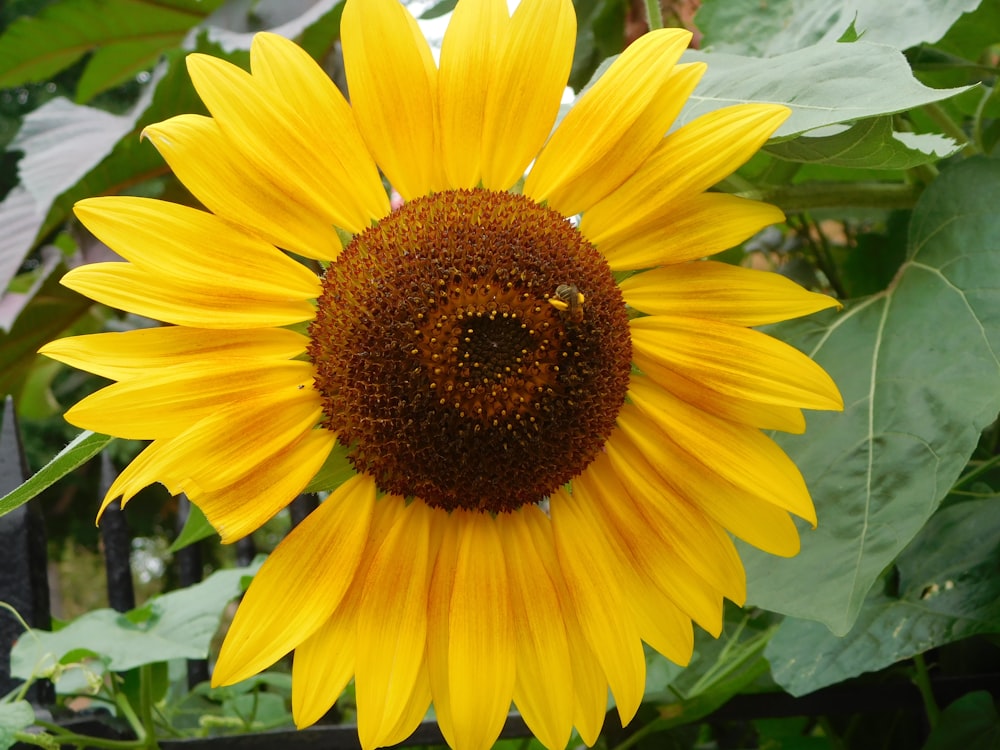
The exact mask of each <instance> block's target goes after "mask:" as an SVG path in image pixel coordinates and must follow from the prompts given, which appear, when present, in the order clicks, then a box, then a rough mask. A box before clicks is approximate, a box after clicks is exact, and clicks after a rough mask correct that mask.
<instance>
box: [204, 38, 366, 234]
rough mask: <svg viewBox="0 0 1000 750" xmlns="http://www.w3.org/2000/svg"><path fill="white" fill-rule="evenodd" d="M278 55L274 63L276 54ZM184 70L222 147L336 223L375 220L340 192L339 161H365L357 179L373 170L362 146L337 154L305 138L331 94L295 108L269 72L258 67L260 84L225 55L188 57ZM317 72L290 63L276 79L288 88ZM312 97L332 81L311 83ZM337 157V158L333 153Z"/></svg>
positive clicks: (344, 186)
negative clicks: (216, 129) (220, 137)
mask: <svg viewBox="0 0 1000 750" xmlns="http://www.w3.org/2000/svg"><path fill="white" fill-rule="evenodd" d="M272 39H273V37H272ZM285 44H288V43H287V42H286V43H285ZM268 46H271V47H274V48H275V49H277V48H278V45H273V44H272V45H268V44H266V43H265V47H268ZM255 47H257V50H256V51H255V53H254V62H255V63H257V64H258V65H261V57H262V56H263V57H265V58H266V57H267V53H266V52H264V53H263V55H262V54H261V51H262V48H261V42H256V43H255ZM277 57H278V58H279V63H278V64H281V63H280V57H281V56H280V55H277ZM310 65H311V66H312V67H313V68H315V63H312V62H311V61H310ZM187 68H188V73H189V74H190V76H191V81H192V83H194V87H195V89H197V91H198V95H199V96H200V97H201V100H202V101H203V102H205V106H206V107H208V110H209V112H211V113H212V116H213V118H214V119H215V121H216V122H217V123H218V124H219V127H220V129H221V130H222V133H223V135H224V136H225V138H226V140H227V141H228V143H229V148H231V149H235V150H236V151H238V153H239V155H240V156H241V157H242V158H243V159H245V160H246V161H247V162H248V163H249V164H250V165H252V168H253V169H254V171H256V172H257V173H258V174H260V175H262V176H263V177H266V179H267V180H268V181H269V182H271V183H273V184H275V185H276V186H278V188H279V189H281V190H284V191H286V192H287V193H288V194H290V195H294V196H296V197H297V198H298V200H301V201H303V202H305V203H306V204H307V205H309V206H312V207H315V208H316V210H317V212H318V213H319V214H320V215H321V216H323V217H325V218H329V219H331V223H332V224H334V225H336V226H340V227H344V228H347V229H350V230H351V231H358V230H360V229H363V228H364V227H366V226H368V224H369V223H370V221H371V219H372V218H376V217H373V216H372V215H371V213H372V208H373V207H372V206H364V207H360V206H358V205H356V204H355V201H354V200H353V199H351V198H349V197H347V196H349V195H350V193H351V177H350V176H349V175H348V174H346V173H344V172H343V168H344V166H352V167H355V166H358V165H359V164H361V165H366V166H367V168H366V169H362V171H361V173H360V175H359V179H360V180H361V181H362V182H361V184H362V185H364V181H365V180H366V177H370V174H371V171H372V169H373V166H372V165H371V164H370V162H371V159H370V158H368V157H367V154H366V153H365V151H364V149H358V150H357V151H356V153H355V154H354V155H353V157H352V156H350V155H347V154H345V153H343V151H344V148H343V146H324V145H323V144H324V143H327V142H329V141H331V139H330V138H329V136H328V135H327V136H326V137H324V138H322V139H321V141H320V143H319V144H317V143H316V142H313V141H311V140H310V139H311V138H314V137H315V134H316V132H317V131H322V130H323V124H322V122H321V120H322V118H323V117H324V116H326V115H327V114H328V112H332V111H335V110H336V107H335V106H334V105H333V104H332V100H331V101H327V102H326V103H325V105H321V104H318V103H316V102H314V103H313V104H312V106H311V107H309V109H307V110H305V112H302V111H297V110H296V109H295V108H293V107H292V106H291V105H290V104H289V103H288V102H286V101H284V99H283V98H281V97H280V96H278V95H276V94H275V91H274V83H273V75H272V76H268V75H267V74H266V73H265V74H264V75H263V83H262V82H261V81H258V80H257V79H256V78H255V77H254V76H251V75H250V74H249V73H247V72H246V71H245V70H243V69H241V68H238V67H236V66H235V65H232V64H231V63H228V62H226V61H225V60H220V59H218V58H215V57H210V56H208V55H202V54H192V55H188V58H187ZM320 76H322V72H321V71H319V70H312V71H303V70H299V69H298V68H295V69H289V70H287V71H286V72H285V73H284V75H283V77H282V80H283V81H285V82H289V85H290V86H291V85H292V84H291V83H290V81H291V80H292V79H294V80H296V84H295V85H294V87H304V88H309V82H312V83H316V82H317V81H318V80H319V78H320ZM269 81H270V83H269ZM307 81H308V82H307ZM296 96H298V94H296ZM315 96H316V97H317V99H322V98H324V97H328V96H329V97H335V96H339V94H338V93H337V92H336V91H335V90H334V87H333V84H332V83H327V85H326V86H319V87H318V88H316V90H315ZM341 121H342V118H339V119H336V120H334V122H333V123H330V125H331V126H332V125H335V124H337V123H338V122H341ZM345 127H346V126H345ZM346 133H347V136H346V137H347V141H346V143H350V142H351V136H350V129H348V130H347V131H346ZM355 141H356V138H355ZM331 149H336V151H332V150H331ZM338 155H339V156H340V157H342V158H337V156H338ZM342 159H343V160H346V163H345V161H343V160H342ZM361 193H363V194H366V195H367V193H368V191H365V190H364V189H362V190H361Z"/></svg>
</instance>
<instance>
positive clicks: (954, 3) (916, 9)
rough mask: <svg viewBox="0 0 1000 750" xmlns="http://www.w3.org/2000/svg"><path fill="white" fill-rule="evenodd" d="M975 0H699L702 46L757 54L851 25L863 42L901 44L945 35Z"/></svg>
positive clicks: (826, 38)
mask: <svg viewBox="0 0 1000 750" xmlns="http://www.w3.org/2000/svg"><path fill="white" fill-rule="evenodd" d="M979 3H980V0H899V1H898V2H893V3H887V2H885V0H841V2H838V3H831V2H829V1H828V0H768V2H766V3H762V2H760V0H704V2H703V4H702V6H701V8H700V9H699V11H698V15H697V16H696V17H695V22H696V23H697V24H698V28H699V29H701V30H702V32H703V33H704V35H705V44H704V45H703V48H704V49H710V50H713V51H720V52H721V51H724V52H736V53H745V54H752V55H759V56H761V57H770V56H772V55H779V54H782V53H784V52H789V51H791V50H797V49H801V48H803V47H808V46H810V45H813V44H817V43H820V42H824V43H825V42H835V41H837V40H838V39H839V38H840V37H841V36H842V35H843V34H844V32H845V31H847V30H848V29H850V28H851V27H852V25H853V28H854V30H855V31H856V32H857V34H859V35H860V39H861V40H862V41H864V42H869V43H876V44H886V45H888V46H890V47H894V48H896V49H898V50H904V49H907V48H909V47H913V46H915V45H918V44H922V43H925V42H935V41H937V40H938V39H940V38H941V37H942V36H944V35H945V32H947V31H948V29H949V28H951V25H952V24H953V23H955V21H956V20H957V19H958V18H959V17H960V16H961V15H962V14H963V13H967V12H969V11H971V10H974V9H975V8H976V7H977V6H978V5H979Z"/></svg>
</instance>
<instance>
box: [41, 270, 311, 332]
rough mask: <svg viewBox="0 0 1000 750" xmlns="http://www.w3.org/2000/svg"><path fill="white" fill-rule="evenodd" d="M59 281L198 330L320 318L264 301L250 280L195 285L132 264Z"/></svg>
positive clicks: (295, 306)
mask: <svg viewBox="0 0 1000 750" xmlns="http://www.w3.org/2000/svg"><path fill="white" fill-rule="evenodd" d="M59 283H61V284H62V285H63V286H65V287H68V288H70V289H72V290H73V291H75V292H79V293H80V294H82V295H84V296H85V297H89V298H90V299H92V300H94V301H96V302H100V303H102V304H105V305H107V306H108V307H114V308H118V309H119V310H126V311H128V312H132V313H135V314H136V315H142V316H145V317H147V318H153V319H154V320H161V321H163V322H165V323H173V324H175V325H183V326H192V327H195V328H220V329H240V328H270V327H273V326H285V325H291V324H293V323H300V322H302V321H304V320H310V319H312V317H313V315H314V314H315V309H314V308H313V306H312V304H310V302H309V301H308V300H306V299H288V300H275V299H267V298H265V297H264V296H263V295H264V294H266V293H269V292H270V291H271V289H269V288H268V287H269V286H270V285H269V284H263V283H261V284H254V283H252V282H251V283H248V284H245V285H243V287H242V288H237V287H230V286H226V285H225V283H220V282H219V281H218V280H216V281H215V282H211V283H208V284H205V285H204V286H196V285H194V284H185V283H179V282H177V281H175V280H173V279H169V278H165V277H163V276H162V275H161V274H159V273H158V272H150V271H145V270H143V269H141V268H139V267H137V266H134V265H132V264H131V263H90V264H88V265H85V266H79V267H77V268H74V269H72V270H71V271H70V272H69V273H67V274H66V275H65V276H63V277H62V279H60V282H59ZM226 283H228V282H226Z"/></svg>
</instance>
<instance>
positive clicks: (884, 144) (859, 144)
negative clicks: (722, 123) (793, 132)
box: [766, 117, 961, 169]
mask: <svg viewBox="0 0 1000 750" xmlns="http://www.w3.org/2000/svg"><path fill="white" fill-rule="evenodd" d="M960 148H961V146H959V145H958V144H956V143H955V142H954V141H953V140H951V139H950V138H945V137H944V136H942V135H936V134H933V133H926V134H922V135H918V134H916V133H895V132H893V130H892V119H891V118H889V117H873V118H870V119H868V120H862V121H861V122H859V123H856V124H855V125H853V126H852V127H850V128H848V129H847V130H844V131H842V132H840V133H837V134H835V135H828V136H823V137H816V138H809V137H802V138H796V139H794V140H791V141H785V142H782V143H777V144H774V145H773V146H768V147H767V149H766V151H767V152H768V153H769V154H771V155H772V156H776V157H778V158H779V159H784V160H785V161H795V162H803V163H806V164H831V165H834V166H838V167H856V168H858V169H910V168H912V167H916V166H918V165H920V164H929V163H931V162H935V161H938V160H940V159H944V158H946V157H948V156H951V155H952V154H954V153H956V152H957V151H959V150H960Z"/></svg>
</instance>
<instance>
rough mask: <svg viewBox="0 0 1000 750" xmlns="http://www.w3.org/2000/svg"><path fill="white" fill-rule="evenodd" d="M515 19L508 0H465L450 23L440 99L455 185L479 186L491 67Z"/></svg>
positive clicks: (448, 170) (446, 157) (447, 163)
mask: <svg viewBox="0 0 1000 750" xmlns="http://www.w3.org/2000/svg"><path fill="white" fill-rule="evenodd" d="M509 23H510V18H509V17H508V15H507V3H506V2H504V0H478V2H473V3H467V2H463V3H459V4H458V5H456V6H455V12H454V13H453V14H452V17H451V21H449V22H448V29H447V31H445V34H444V41H443V43H442V44H441V69H440V72H439V77H438V87H439V89H438V97H439V109H440V113H441V155H442V158H443V161H444V171H445V176H446V177H447V178H448V185H449V187H451V188H474V187H476V185H478V184H479V180H480V177H481V176H482V163H481V160H480V146H481V143H482V140H483V127H484V124H485V123H484V118H485V116H486V98H487V96H488V92H489V90H490V77H491V68H492V66H493V65H494V64H495V61H496V60H497V59H498V57H499V51H500V49H501V48H502V46H503V43H504V40H505V39H506V34H507V28H508V25H509Z"/></svg>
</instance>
